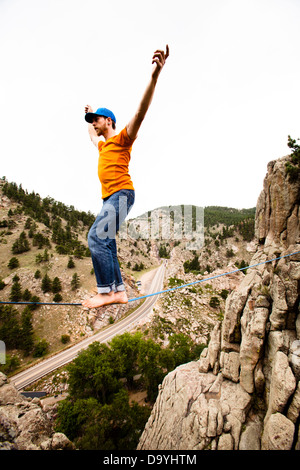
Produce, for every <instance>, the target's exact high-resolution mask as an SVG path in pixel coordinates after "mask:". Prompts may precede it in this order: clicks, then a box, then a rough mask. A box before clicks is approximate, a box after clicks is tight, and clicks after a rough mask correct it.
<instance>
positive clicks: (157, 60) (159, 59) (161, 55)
mask: <svg viewBox="0 0 300 470" xmlns="http://www.w3.org/2000/svg"><path fill="white" fill-rule="evenodd" d="M168 57H169V46H168V44H167V45H166V52H164V51H162V50H160V49H158V50H157V51H155V52H154V54H153V57H152V64H155V66H154V69H153V72H152V76H153V77H154V78H157V77H158V75H159V74H160V72H161V71H162V68H163V66H164V65H165V63H166V60H167V58H168Z"/></svg>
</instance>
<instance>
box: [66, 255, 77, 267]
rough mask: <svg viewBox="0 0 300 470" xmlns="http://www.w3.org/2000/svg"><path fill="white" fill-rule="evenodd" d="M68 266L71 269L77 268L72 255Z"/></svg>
mask: <svg viewBox="0 0 300 470" xmlns="http://www.w3.org/2000/svg"><path fill="white" fill-rule="evenodd" d="M68 268H69V269H72V268H75V263H74V261H73V258H72V257H71V256H70V258H69V262H68Z"/></svg>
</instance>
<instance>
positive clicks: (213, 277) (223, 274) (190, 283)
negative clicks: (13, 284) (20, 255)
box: [0, 251, 300, 306]
mask: <svg viewBox="0 0 300 470" xmlns="http://www.w3.org/2000/svg"><path fill="white" fill-rule="evenodd" d="M299 253H300V251H295V252H294V253H289V254H288V255H284V256H278V258H273V259H269V260H266V261H262V262H261V263H257V264H252V265H251V266H246V267H244V268H239V269H235V270H234V271H228V272H227V273H222V274H217V275H216V276H211V277H207V278H205V279H199V280H197V281H193V282H188V283H187V284H182V285H180V286H176V287H171V288H170V289H166V290H161V291H160V292H154V293H153V294H147V295H143V296H141V297H134V298H132V299H128V302H134V301H135V300H140V299H145V298H147V297H153V296H154V295H160V294H165V293H166V292H171V291H174V290H177V289H183V288H184V287H188V286H192V285H194V284H199V283H200V282H207V281H211V280H212V279H216V278H218V277H222V276H227V275H228V274H234V273H237V272H238V271H244V270H246V269H251V268H255V267H257V266H261V265H262V264H267V263H272V262H273V261H278V260H280V259H283V258H287V257H289V256H293V255H297V254H299ZM0 304H18V305H73V306H82V304H81V303H71V302H70V303H68V302H6V301H0Z"/></svg>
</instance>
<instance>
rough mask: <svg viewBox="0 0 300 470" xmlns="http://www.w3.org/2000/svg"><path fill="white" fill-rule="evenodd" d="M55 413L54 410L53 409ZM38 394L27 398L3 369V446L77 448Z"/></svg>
mask: <svg viewBox="0 0 300 470" xmlns="http://www.w3.org/2000/svg"><path fill="white" fill-rule="evenodd" d="M50 415H51V413H50ZM50 415H49V413H47V410H46V409H44V408H43V406H42V404H41V401H40V400H39V399H38V398H33V399H31V398H26V397H24V396H23V395H22V394H21V393H19V392H18V390H17V389H16V388H15V386H14V385H13V384H12V383H11V382H10V381H9V380H8V379H7V377H6V376H5V375H4V374H2V373H1V372H0V450H75V446H74V445H73V444H72V442H71V441H69V439H68V438H67V437H66V436H65V435H64V434H62V433H58V432H55V431H54V429H53V424H52V421H53V420H52V417H51V416H50Z"/></svg>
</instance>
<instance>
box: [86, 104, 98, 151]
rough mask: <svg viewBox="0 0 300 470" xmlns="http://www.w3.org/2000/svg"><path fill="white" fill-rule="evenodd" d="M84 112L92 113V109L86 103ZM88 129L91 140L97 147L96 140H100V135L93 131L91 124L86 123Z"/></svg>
mask: <svg viewBox="0 0 300 470" xmlns="http://www.w3.org/2000/svg"><path fill="white" fill-rule="evenodd" d="M84 112H85V114H86V113H92V112H93V109H92V107H91V106H90V105H88V104H87V105H86V107H85V108H84ZM88 131H89V136H90V138H91V141H92V142H93V144H94V145H95V146H96V147H97V148H98V142H99V140H100V137H99V136H98V135H97V132H96V131H95V129H94V127H93V125H92V124H89V125H88Z"/></svg>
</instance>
